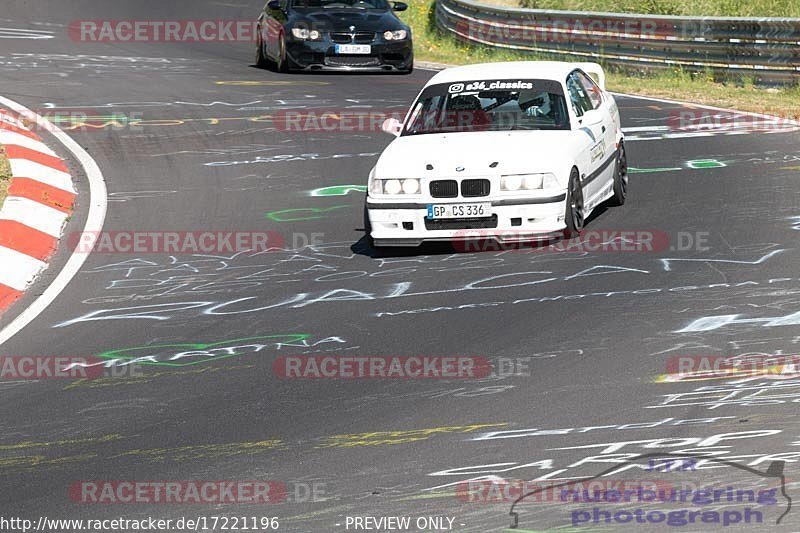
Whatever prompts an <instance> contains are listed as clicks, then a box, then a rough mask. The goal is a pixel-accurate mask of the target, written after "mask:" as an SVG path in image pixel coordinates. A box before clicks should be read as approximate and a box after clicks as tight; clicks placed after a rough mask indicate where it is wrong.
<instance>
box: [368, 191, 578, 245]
mask: <svg viewBox="0 0 800 533" xmlns="http://www.w3.org/2000/svg"><path fill="white" fill-rule="evenodd" d="M566 197H567V192H566V190H564V191H560V192H559V193H557V194H554V195H552V196H547V197H537V198H504V199H498V198H495V199H494V200H491V204H492V217H491V218H488V217H487V218H476V219H458V220H445V221H430V220H427V215H428V204H427V203H424V202H419V201H416V202H412V201H407V202H398V201H397V200H391V201H388V200H377V199H375V198H372V197H369V196H368V197H367V211H368V214H369V221H370V226H371V228H372V231H371V235H372V239H373V241H374V243H375V246H419V245H420V244H422V243H423V242H425V241H465V240H475V239H492V240H496V241H498V242H502V243H509V242H524V241H530V240H535V239H541V238H543V237H547V236H548V235H552V234H555V233H558V232H561V231H562V230H564V228H565V227H566V225H565V223H564V213H565V212H566ZM471 200H475V201H479V202H488V201H489V200H487V199H484V198H475V199H471ZM430 203H436V204H443V203H469V202H468V201H466V200H465V199H462V200H459V201H456V202H454V201H450V202H443V201H432V202H430Z"/></svg>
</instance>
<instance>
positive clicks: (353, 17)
mask: <svg viewBox="0 0 800 533" xmlns="http://www.w3.org/2000/svg"><path fill="white" fill-rule="evenodd" d="M390 4H391V5H390ZM406 8H407V5H406V4H405V3H403V2H388V1H387V0H271V1H270V2H269V3H268V4H267V5H266V6H264V10H263V11H262V13H261V16H260V17H259V18H258V48H257V50H256V63H257V65H258V66H260V67H266V66H273V67H274V68H276V69H277V70H278V71H281V72H285V71H288V70H322V69H325V70H372V71H399V72H411V71H412V69H413V68H414V51H413V45H412V42H411V30H410V29H409V27H408V26H406V25H405V24H403V23H402V22H401V21H400V19H398V18H397V16H396V15H395V14H394V11H403V10H405V9H406Z"/></svg>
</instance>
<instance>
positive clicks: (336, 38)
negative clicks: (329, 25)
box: [331, 32, 352, 44]
mask: <svg viewBox="0 0 800 533" xmlns="http://www.w3.org/2000/svg"><path fill="white" fill-rule="evenodd" d="M351 40H352V37H351V36H350V34H349V33H339V32H331V41H333V42H335V43H340V44H347V43H349V42H351Z"/></svg>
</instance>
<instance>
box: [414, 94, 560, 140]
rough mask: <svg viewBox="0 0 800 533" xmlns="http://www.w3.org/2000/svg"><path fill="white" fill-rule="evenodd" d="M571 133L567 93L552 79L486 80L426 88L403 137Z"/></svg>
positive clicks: (416, 103)
mask: <svg viewBox="0 0 800 533" xmlns="http://www.w3.org/2000/svg"><path fill="white" fill-rule="evenodd" d="M568 129H570V124H569V114H568V112H567V105H566V100H565V98H564V91H563V89H562V86H561V84H560V83H558V82H556V81H552V80H481V81H465V82H458V83H443V84H437V85H432V86H430V87H427V88H426V89H425V90H424V91H423V92H422V94H421V95H420V96H419V98H418V99H417V101H416V102H415V103H414V106H413V107H412V110H411V114H410V116H409V119H408V122H407V124H406V127H405V129H404V131H403V135H420V134H426V133H451V132H466V131H504V130H568Z"/></svg>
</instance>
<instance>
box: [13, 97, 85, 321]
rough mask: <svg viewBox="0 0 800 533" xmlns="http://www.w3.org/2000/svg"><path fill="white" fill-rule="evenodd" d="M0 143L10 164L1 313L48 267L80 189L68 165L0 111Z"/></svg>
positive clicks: (21, 125) (21, 124) (30, 132)
mask: <svg viewBox="0 0 800 533" xmlns="http://www.w3.org/2000/svg"><path fill="white" fill-rule="evenodd" d="M0 145H2V146H3V148H4V149H5V152H6V156H7V157H8V160H9V162H10V164H11V183H10V185H9V187H8V196H7V197H6V199H5V202H4V203H3V206H2V208H0V265H2V266H0V314H2V313H3V312H4V311H5V310H6V309H8V308H9V307H10V306H11V304H12V303H14V302H15V301H16V300H18V299H19V298H20V297H21V296H22V294H23V293H24V292H25V289H27V288H28V287H29V286H30V284H31V283H32V282H33V280H34V279H36V277H37V276H38V275H39V274H40V273H41V272H42V271H43V270H44V269H45V268H47V263H48V260H49V259H50V257H51V256H52V255H53V252H54V251H55V249H56V246H57V245H58V240H59V238H60V237H61V233H62V231H63V230H64V226H65V225H66V223H67V219H68V218H69V217H70V215H71V213H72V209H73V206H74V204H75V198H76V194H77V193H76V191H75V187H74V185H73V183H72V176H71V175H70V172H69V169H68V168H67V165H66V164H65V163H64V161H63V160H62V159H61V158H60V157H58V156H57V155H56V153H55V152H53V151H52V150H51V149H50V148H48V147H47V146H46V145H45V144H44V143H43V142H42V140H41V139H40V138H39V136H38V135H36V134H35V133H34V132H32V131H31V130H30V129H28V128H27V127H26V126H25V124H24V122H23V121H22V120H20V119H19V118H17V117H16V116H15V115H12V114H9V113H6V112H3V111H2V110H0Z"/></svg>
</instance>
